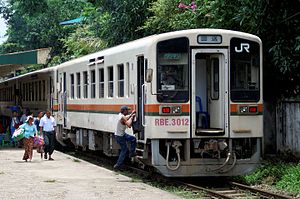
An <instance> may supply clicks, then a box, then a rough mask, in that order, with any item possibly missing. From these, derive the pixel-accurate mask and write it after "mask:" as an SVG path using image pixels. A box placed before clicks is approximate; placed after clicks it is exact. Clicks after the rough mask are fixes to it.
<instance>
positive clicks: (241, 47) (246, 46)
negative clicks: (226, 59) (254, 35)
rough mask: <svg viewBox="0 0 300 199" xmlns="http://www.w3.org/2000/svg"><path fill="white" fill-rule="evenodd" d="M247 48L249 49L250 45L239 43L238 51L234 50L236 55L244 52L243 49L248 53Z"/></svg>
mask: <svg viewBox="0 0 300 199" xmlns="http://www.w3.org/2000/svg"><path fill="white" fill-rule="evenodd" d="M249 48H250V44H248V43H241V46H240V49H238V48H237V47H235V48H234V50H235V52H237V53H241V52H243V51H244V49H245V50H246V51H247V52H249Z"/></svg>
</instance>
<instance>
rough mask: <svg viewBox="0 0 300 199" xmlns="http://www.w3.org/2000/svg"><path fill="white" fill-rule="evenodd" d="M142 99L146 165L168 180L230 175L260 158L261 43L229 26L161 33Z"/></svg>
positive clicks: (249, 167) (251, 166) (253, 165)
mask: <svg viewBox="0 0 300 199" xmlns="http://www.w3.org/2000/svg"><path fill="white" fill-rule="evenodd" d="M155 48H156V49H155V51H156V54H155V61H153V62H152V63H151V59H149V67H148V69H147V72H146V74H145V75H146V79H145V80H146V82H147V83H146V84H145V87H146V88H145V93H144V97H145V99H144V100H143V102H144V103H145V104H144V108H145V116H144V120H145V121H144V122H143V124H144V126H145V137H146V139H148V140H151V146H150V147H148V148H149V150H150V151H151V153H150V152H149V154H151V156H150V157H151V165H152V166H153V167H155V168H156V169H157V170H158V171H159V172H160V173H162V174H163V175H165V176H169V177H185V176H236V175H242V174H245V173H249V172H251V171H253V170H254V169H255V168H256V167H257V166H258V165H259V162H260V158H261V151H262V141H263V98H262V53H261V51H262V45H261V41H260V39H259V38H258V37H256V36H253V35H250V34H246V33H240V32H235V31H227V30H208V29H207V30H192V31H179V32H175V33H174V34H169V35H166V36H165V37H162V38H159V39H158V41H157V43H156V45H155Z"/></svg>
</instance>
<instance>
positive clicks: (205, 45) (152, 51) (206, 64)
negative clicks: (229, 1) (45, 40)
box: [0, 29, 263, 177]
mask: <svg viewBox="0 0 300 199" xmlns="http://www.w3.org/2000/svg"><path fill="white" fill-rule="evenodd" d="M262 69H263V65H262V42H261V40H260V38H259V37H257V36H255V35H252V34H248V33H243V32H238V31H232V30H224V29H188V30H180V31H174V32H167V33H162V34H156V35H152V36H148V37H145V38H141V39H138V40H135V41H131V42H128V43H124V44H121V45H118V46H115V47H111V48H108V49H104V50H101V51H99V52H96V53H92V54H89V55H86V56H83V57H80V58H76V59H73V60H70V61H67V62H65V63H62V64H59V65H57V66H54V67H49V68H44V69H41V70H37V71H33V72H30V73H27V74H24V75H20V76H16V77H13V78H10V79H7V80H5V81H3V82H1V83H0V101H1V102H0V103H1V110H0V111H1V113H0V114H1V115H4V116H11V107H13V106H20V107H22V108H24V109H25V108H29V109H30V110H32V111H33V112H34V114H36V113H37V112H38V111H42V110H46V109H48V108H51V109H52V111H53V115H54V117H55V119H56V121H57V128H56V139H57V141H58V142H59V143H61V144H62V145H63V146H65V145H66V144H67V143H72V144H73V145H74V146H75V147H80V148H82V149H83V150H91V151H102V152H103V153H104V154H105V155H107V156H110V157H113V156H118V153H119V149H120V147H119V145H118V144H117V143H116V140H115V138H114V131H115V129H116V123H117V115H118V113H119V112H120V107H121V106H123V105H126V106H129V107H130V108H131V109H133V110H136V121H135V123H136V125H138V126H139V127H140V131H138V132H133V131H132V129H127V133H129V134H132V135H134V136H135V137H136V139H137V151H136V152H137V155H138V156H137V157H136V159H137V160H136V161H138V162H139V165H141V164H142V165H143V166H149V167H151V168H153V169H154V170H156V171H157V172H159V173H161V174H162V175H164V176H167V177H200V176H238V175H244V174H246V173H249V172H251V171H253V170H254V169H255V168H256V167H257V166H258V165H259V164H260V160H261V157H262V154H263V79H262V77H263V76H262V75H263V74H262V73H263V70H262ZM142 165H141V166H142Z"/></svg>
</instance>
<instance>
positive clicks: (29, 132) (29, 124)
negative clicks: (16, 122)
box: [19, 115, 37, 162]
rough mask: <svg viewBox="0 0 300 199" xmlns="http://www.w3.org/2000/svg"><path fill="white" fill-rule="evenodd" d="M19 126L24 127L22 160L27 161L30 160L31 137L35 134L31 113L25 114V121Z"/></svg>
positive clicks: (31, 149)
mask: <svg viewBox="0 0 300 199" xmlns="http://www.w3.org/2000/svg"><path fill="white" fill-rule="evenodd" d="M19 128H21V129H24V148H25V153H24V156H23V160H25V161H26V162H27V160H28V159H29V161H31V160H32V151H33V138H34V136H35V135H37V129H36V126H35V125H34V123H33V117H32V116H31V115H29V116H27V119H26V122H25V123H24V124H22V125H21V126H20V127H19Z"/></svg>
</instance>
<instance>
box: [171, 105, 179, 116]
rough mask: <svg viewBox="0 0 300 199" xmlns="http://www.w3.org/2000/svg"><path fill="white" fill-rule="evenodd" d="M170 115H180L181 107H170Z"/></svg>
mask: <svg viewBox="0 0 300 199" xmlns="http://www.w3.org/2000/svg"><path fill="white" fill-rule="evenodd" d="M172 113H173V114H176V115H177V114H181V106H173V107H172Z"/></svg>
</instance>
